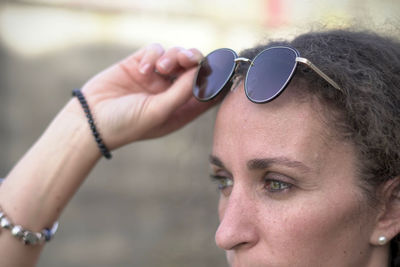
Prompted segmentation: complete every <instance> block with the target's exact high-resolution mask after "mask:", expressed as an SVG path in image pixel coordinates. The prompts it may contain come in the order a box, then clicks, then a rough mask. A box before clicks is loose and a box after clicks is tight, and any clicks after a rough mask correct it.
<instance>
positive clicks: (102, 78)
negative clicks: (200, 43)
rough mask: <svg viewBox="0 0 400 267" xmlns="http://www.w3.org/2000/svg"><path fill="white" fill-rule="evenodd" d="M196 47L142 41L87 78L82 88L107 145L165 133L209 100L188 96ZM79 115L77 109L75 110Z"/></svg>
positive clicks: (200, 110)
mask: <svg viewBox="0 0 400 267" xmlns="http://www.w3.org/2000/svg"><path fill="white" fill-rule="evenodd" d="M201 58H202V55H201V53H200V52H199V51H198V50H196V49H189V50H187V49H183V48H178V47H174V48H171V49H169V50H167V51H164V49H163V48H162V47H161V46H160V45H158V44H153V45H150V46H147V47H145V48H143V49H141V50H139V51H137V52H136V53H134V54H133V55H131V56H129V57H128V58H126V59H124V60H122V61H121V62H119V63H117V64H115V65H113V66H111V67H110V68H108V69H106V70H105V71H103V72H102V73H100V74H98V75H97V76H95V77H94V78H92V79H91V80H90V81H89V82H88V83H87V84H85V85H84V87H83V88H82V92H83V94H84V95H85V97H86V99H87V101H88V104H89V107H90V109H91V111H92V113H93V116H94V118H95V122H96V125H97V127H98V129H99V132H100V133H101V135H102V138H103V140H104V142H105V143H106V145H107V146H108V147H109V148H110V149H114V148H117V147H120V146H122V145H124V144H127V143H130V142H133V141H136V140H141V139H147V138H154V137H159V136H162V135H165V134H168V133H170V132H172V131H174V130H177V129H178V128H180V127H182V126H183V125H185V124H187V123H188V122H190V121H191V120H193V119H194V118H196V117H197V116H198V115H200V114H201V113H203V112H204V111H206V110H207V109H208V108H210V107H211V106H212V105H213V102H209V103H201V102H198V101H197V100H196V99H195V98H194V97H193V96H192V84H193V79H194V75H195V72H196V68H195V67H196V66H197V64H198V62H199V60H200V59H201ZM80 116H82V114H80Z"/></svg>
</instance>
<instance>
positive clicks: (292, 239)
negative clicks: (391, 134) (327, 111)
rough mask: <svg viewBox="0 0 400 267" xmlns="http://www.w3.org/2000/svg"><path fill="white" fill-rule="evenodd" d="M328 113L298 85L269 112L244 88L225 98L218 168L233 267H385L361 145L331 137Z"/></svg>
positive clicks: (224, 236)
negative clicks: (375, 237)
mask: <svg viewBox="0 0 400 267" xmlns="http://www.w3.org/2000/svg"><path fill="white" fill-rule="evenodd" d="M292 86H293V85H292ZM320 112H321V108H319V107H318V105H316V104H315V103H314V104H313V105H311V104H310V102H307V101H302V102H300V101H298V100H297V99H296V93H295V90H293V88H291V87H290V86H289V87H288V88H287V89H286V91H285V92H284V93H283V94H282V95H281V96H279V97H278V98H277V99H275V100H274V101H272V102H270V103H267V104H262V105H256V104H253V103H251V102H250V101H249V100H248V99H247V98H246V97H245V94H244V92H243V86H241V87H240V88H238V89H236V90H235V91H233V92H231V93H230V94H229V95H228V96H227V97H226V99H225V100H224V102H223V104H222V106H221V108H220V110H219V113H218V116H217V120H216V126H215V133H214V145H213V152H212V155H211V165H212V170H213V174H214V175H216V176H217V178H216V180H217V184H218V187H219V188H220V189H221V197H220V202H219V217H220V226H219V228H218V230H217V232H216V243H217V245H218V246H219V247H221V248H222V249H224V250H226V254H227V258H228V262H229V263H230V265H231V266H235V267H238V266H246V267H255V266H263V267H278V266H279V267H284V266H287V267H289V266H298V267H302V266H304V267H309V266H325V267H326V266H332V267H333V266H343V267H346V266H349V267H354V266H369V267H372V266H376V267H378V266H385V262H387V258H385V256H383V255H385V254H384V253H380V252H379V251H380V250H382V249H383V248H381V247H377V246H374V245H371V244H370V237H371V235H372V234H373V231H374V228H375V222H376V220H377V214H378V213H377V211H376V210H375V209H372V208H371V207H370V206H369V205H368V204H367V201H366V199H365V197H364V195H363V193H362V190H361V188H360V187H359V186H358V185H357V178H356V169H355V162H356V159H355V153H354V147H353V146H352V145H350V144H347V143H344V142H339V141H336V140H335V139H334V138H329V137H328V136H329V135H328V134H327V131H328V130H329V129H328V128H327V127H326V125H324V124H323V123H322V122H321V117H320V115H319V114H320ZM271 180H272V181H271ZM274 180H276V181H279V182H273V181H274ZM281 182H283V183H281Z"/></svg>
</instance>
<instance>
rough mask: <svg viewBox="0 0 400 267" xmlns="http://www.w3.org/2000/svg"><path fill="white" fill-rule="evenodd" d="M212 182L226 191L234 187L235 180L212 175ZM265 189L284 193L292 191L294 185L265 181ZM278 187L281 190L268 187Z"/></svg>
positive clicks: (219, 188)
mask: <svg viewBox="0 0 400 267" xmlns="http://www.w3.org/2000/svg"><path fill="white" fill-rule="evenodd" d="M210 177H211V180H213V181H214V182H215V183H216V184H217V186H218V190H219V191H223V190H224V189H226V188H228V187H229V186H233V180H232V179H231V178H228V177H225V176H221V175H210ZM264 184H265V185H264V189H265V190H266V191H267V192H268V193H283V192H285V191H287V190H290V189H291V188H292V186H293V185H292V184H290V183H286V182H283V181H280V180H277V179H267V178H265V179H264ZM272 184H273V185H277V186H278V187H279V188H277V189H272V188H269V189H268V188H267V187H268V185H269V186H270V187H271V185H272Z"/></svg>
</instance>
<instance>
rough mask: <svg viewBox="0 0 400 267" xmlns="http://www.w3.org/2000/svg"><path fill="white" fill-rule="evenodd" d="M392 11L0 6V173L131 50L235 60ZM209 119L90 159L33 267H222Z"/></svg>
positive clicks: (270, 0) (64, 1)
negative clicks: (74, 94)
mask: <svg viewBox="0 0 400 267" xmlns="http://www.w3.org/2000/svg"><path fill="white" fill-rule="evenodd" d="M399 14H400V1H398V0H335V1H329V0H247V1H243V0H212V1H211V0H165V1H162V0H14V1H0V70H1V71H0V85H1V88H0V114H1V115H0V127H1V128H0V148H1V153H0V176H5V175H6V174H7V172H8V171H9V170H10V168H12V166H13V165H14V164H15V162H16V161H17V160H18V159H19V158H20V157H21V156H22V155H23V153H24V152H25V151H26V150H27V149H28V148H29V147H30V146H31V145H32V143H33V142H34V141H35V140H36V139H37V138H38V137H39V136H40V134H41V132H42V131H43V130H44V129H45V127H46V125H47V124H48V123H49V122H50V120H51V119H52V118H53V117H54V116H55V114H56V113H57V112H58V110H59V109H60V108H61V107H62V106H63V105H64V104H65V103H66V101H68V99H69V98H70V94H71V90H72V89H73V88H79V87H81V86H82V84H83V83H84V82H85V81H86V80H87V79H89V78H90V77H91V76H93V75H94V74H96V73H97V72H99V71H101V70H102V69H104V68H106V67H107V66H109V65H110V64H112V63H114V62H116V61H118V60H120V59H121V58H123V57H125V56H127V55H128V54H130V53H132V52H133V51H135V50H136V49H138V48H139V47H141V46H144V45H147V44H149V43H153V42H158V43H161V44H162V45H164V46H165V47H167V48H168V47H171V46H175V45H178V46H183V47H197V48H199V49H200V50H201V51H203V53H207V52H209V51H211V50H213V49H215V48H219V47H230V48H233V49H235V50H237V51H239V50H241V49H244V48H247V47H250V46H252V45H254V44H256V43H258V42H260V41H263V40H266V39H270V38H291V37H292V36H294V35H296V34H299V33H302V32H304V31H308V30H310V29H320V28H332V27H346V26H349V25H357V26H359V27H361V28H372V29H376V30H383V29H384V30H385V31H389V32H390V31H391V29H394V28H395V27H396V26H395V25H399V23H398V22H399V21H398V20H399V19H398V17H399ZM215 114H216V110H215V109H214V110H211V111H209V112H208V113H207V114H205V115H203V116H202V117H201V118H200V119H199V120H197V121H196V122H194V123H191V124H190V125H189V126H187V127H185V128H184V129H182V130H180V131H178V132H176V133H174V134H171V135H169V136H167V137H165V138H162V139H159V140H151V141H146V142H140V143H136V144H132V145H130V146H128V147H125V148H122V149H119V150H118V151H115V152H114V158H113V160H111V161H109V162H108V161H106V160H101V161H100V162H99V164H98V166H97V167H96V169H95V170H94V171H93V172H92V173H91V175H90V176H89V178H88V179H87V181H86V182H85V183H84V184H83V186H82V188H81V189H80V190H79V192H78V194H77V195H76V196H75V198H74V199H73V200H72V202H71V203H70V205H69V206H68V207H67V208H66V210H65V212H64V214H63V215H62V217H61V218H60V229H59V232H58V234H57V236H56V238H55V239H54V240H53V241H52V242H51V243H50V244H49V245H48V246H47V247H46V248H45V250H44V253H43V255H42V257H41V260H40V262H39V264H38V266H40V267H55V266H56V267H64V266H65V267H74V266H84V267H86V266H88V267H89V266H97V267H102V266H104V267H105V266H195V267H196V266H226V264H225V257H224V253H223V252H222V251H221V250H219V249H218V248H217V247H216V246H215V244H214V232H215V230H216V228H217V225H218V219H217V201H218V193H217V190H216V186H215V185H213V184H212V182H210V179H209V178H208V172H209V170H208V163H207V161H208V154H209V153H210V151H211V141H212V129H213V122H214V117H215ZM0 265H1V259H0Z"/></svg>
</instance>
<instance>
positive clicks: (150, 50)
mask: <svg viewBox="0 0 400 267" xmlns="http://www.w3.org/2000/svg"><path fill="white" fill-rule="evenodd" d="M163 54H164V48H163V47H162V46H161V45H160V44H151V45H149V46H147V47H146V48H145V49H144V52H140V53H139V55H141V56H142V57H141V59H140V63H139V66H138V67H139V72H140V73H141V74H143V75H147V74H150V73H152V72H154V68H155V64H156V62H157V60H159V59H160V57H161V56H162V55H163Z"/></svg>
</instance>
